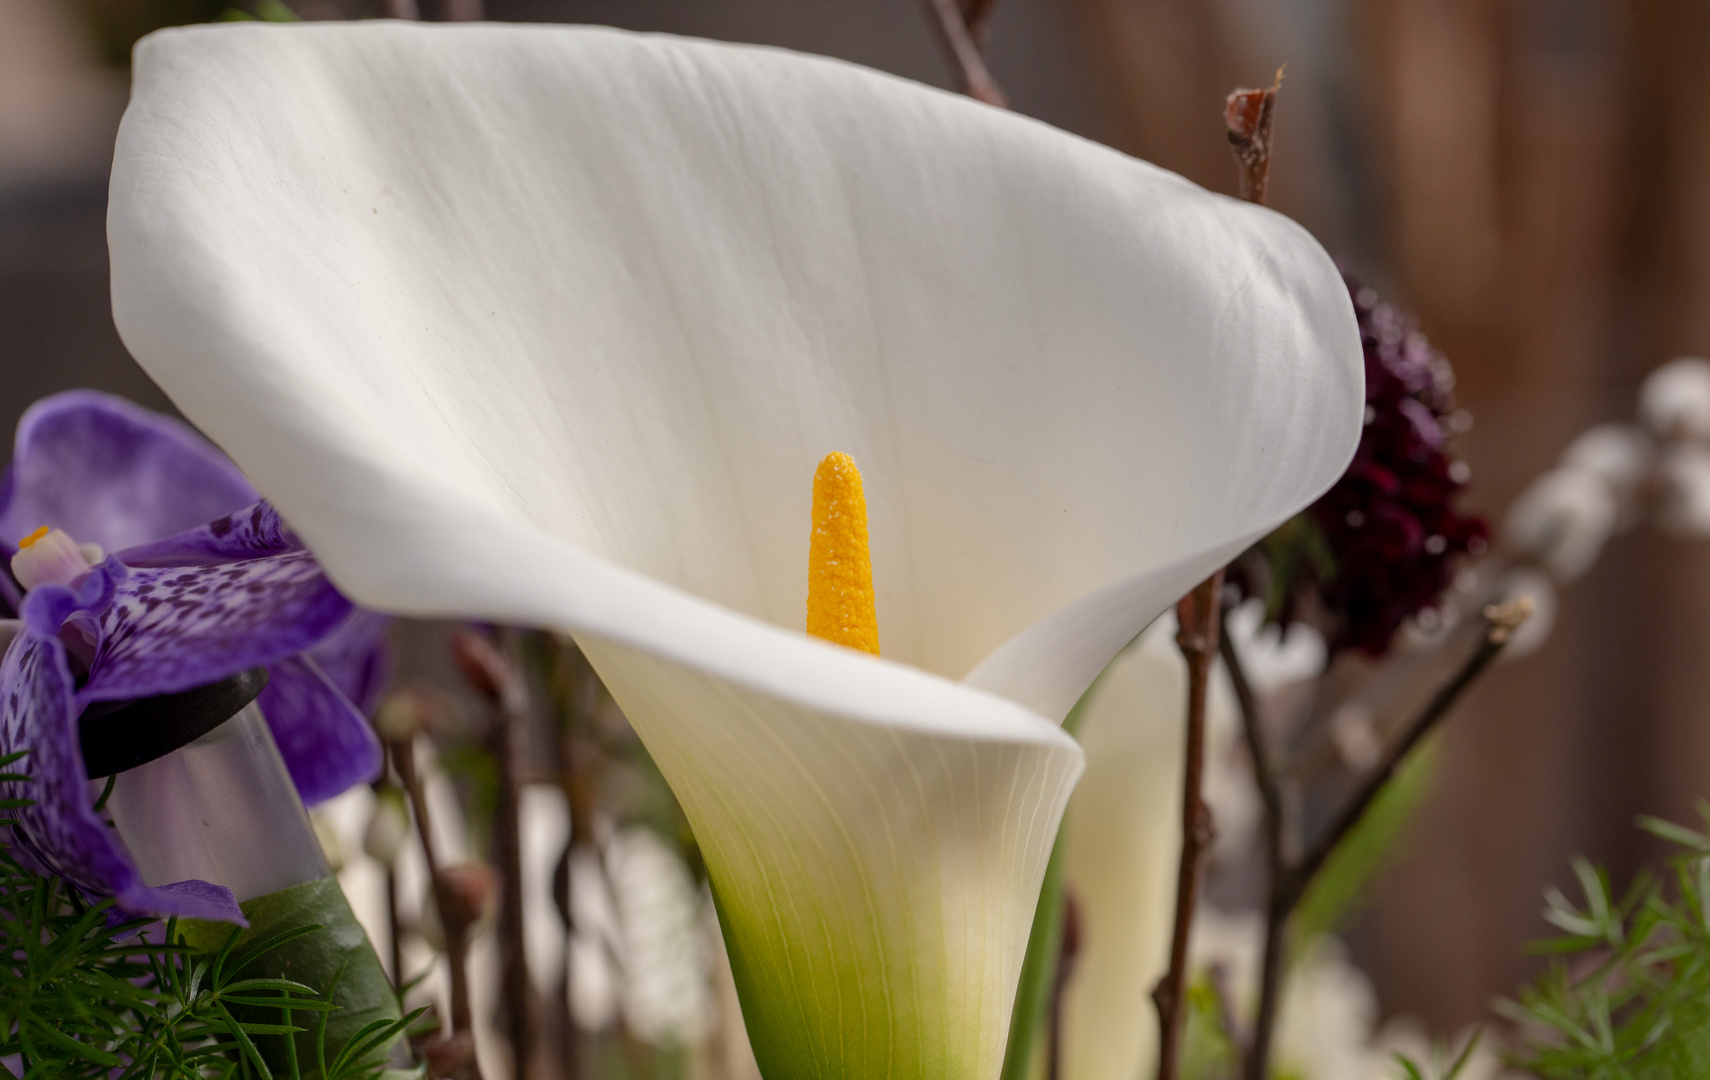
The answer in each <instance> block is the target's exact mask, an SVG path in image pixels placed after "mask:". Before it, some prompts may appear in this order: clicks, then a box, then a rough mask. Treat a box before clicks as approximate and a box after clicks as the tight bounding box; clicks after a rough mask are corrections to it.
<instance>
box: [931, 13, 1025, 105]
mask: <svg viewBox="0 0 1710 1080" xmlns="http://www.w3.org/2000/svg"><path fill="white" fill-rule="evenodd" d="M993 2H995V0H973V2H972V3H969V4H968V6H967V8H964V6H963V4H962V3H959V2H958V0H926V6H927V9H928V10H929V11H930V12H931V14H932V24H933V26H935V27H936V28H937V30H938V38H939V40H940V41H942V42H943V43H944V51H945V52H947V53H948V54H949V55H950V62H951V63H952V64H954V65H955V68H956V74H957V76H958V77H959V78H960V80H961V83H962V92H963V93H965V94H967V95H968V96H969V97H971V98H976V99H978V100H980V101H983V102H985V103H986V104H987V105H996V106H997V107H998V108H1000V109H1006V108H1008V107H1009V101H1008V99H1007V98H1005V97H1004V95H1003V89H1002V88H1001V87H999V86H998V84H997V80H996V79H993V78H992V73H991V72H990V71H988V70H987V69H986V58H985V56H984V55H982V54H981V52H980V46H979V42H978V41H977V40H976V38H975V32H974V30H973V29H972V28H970V26H969V21H968V15H967V14H965V13H964V12H965V11H972V12H973V13H974V14H975V15H976V16H977V17H978V18H979V19H980V21H981V22H983V21H984V20H985V18H986V17H987V16H988V15H989V14H990V11H991V7H992V3H993Z"/></svg>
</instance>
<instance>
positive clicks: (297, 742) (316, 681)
mask: <svg viewBox="0 0 1710 1080" xmlns="http://www.w3.org/2000/svg"><path fill="white" fill-rule="evenodd" d="M268 675H269V678H268V682H267V689H266V690H263V691H262V692H261V699H260V701H259V702H257V704H259V705H260V706H261V714H262V715H263V716H265V717H266V718H267V726H268V728H269V729H271V730H272V732H273V741H274V742H276V743H278V744H279V753H280V756H282V757H283V758H284V759H285V767H286V768H287V769H289V770H290V772H291V780H292V781H293V782H294V783H295V784H296V785H297V793H298V794H299V795H301V796H302V797H303V802H304V803H306V804H308V805H310V806H313V805H314V804H315V803H318V802H321V801H323V800H325V799H330V798H332V797H333V796H334V795H337V794H338V793H339V792H341V791H343V790H345V789H346V788H348V787H350V786H351V785H352V784H360V783H363V782H365V781H368V780H372V779H374V777H375V776H377V775H379V773H380V740H379V739H378V738H376V737H375V735H374V729H373V728H371V727H369V726H368V721H367V720H365V719H364V718H363V715H362V714H361V713H359V712H357V711H356V708H355V706H353V705H352V704H351V703H350V701H349V700H348V699H346V698H345V696H344V694H342V693H340V692H339V688H338V687H337V686H335V685H334V684H333V682H332V680H331V679H329V678H328V677H327V675H326V673H325V672H323V671H322V670H321V669H320V668H319V667H317V666H316V665H315V662H314V661H313V660H310V659H309V658H308V657H307V656H297V657H292V658H291V659H288V660H283V661H281V662H279V663H277V664H274V665H273V666H272V667H271V668H269V669H268Z"/></svg>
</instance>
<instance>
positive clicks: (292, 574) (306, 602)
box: [25, 551, 352, 703]
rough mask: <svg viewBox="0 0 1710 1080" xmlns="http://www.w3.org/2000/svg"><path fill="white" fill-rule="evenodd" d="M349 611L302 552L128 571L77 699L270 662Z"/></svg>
mask: <svg viewBox="0 0 1710 1080" xmlns="http://www.w3.org/2000/svg"><path fill="white" fill-rule="evenodd" d="M25 606H26V607H28V606H29V601H26V602H25ZM351 610H352V608H351V603H350V601H348V600H346V599H345V598H344V597H343V596H340V595H339V592H338V590H337V589H335V588H333V586H332V583H331V582H329V581H327V579H326V576H325V575H324V574H323V573H321V568H320V565H319V564H318V563H316V562H315V559H314V556H312V555H310V554H309V553H308V552H306V551H297V552H291V553H288V554H285V555H274V556H271V557H269V558H265V559H250V560H248V561H245V562H235V563H225V564H223V565H219V566H190V567H157V568H141V569H135V570H132V571H130V575H129V577H128V578H126V580H125V581H124V582H123V583H122V584H121V585H120V586H119V587H118V588H117V590H116V591H115V593H114V595H113V600H112V603H111V604H109V605H108V606H107V607H106V609H105V610H104V611H102V612H101V613H100V616H99V618H100V641H99V647H98V649H97V651H96V653H95V657H94V660H93V661H92V663H91V665H90V672H89V680H88V682H86V683H85V684H84V686H83V689H82V690H81V691H80V692H79V694H78V700H79V701H80V702H84V703H86V702H90V701H114V700H120V699H124V698H135V697H148V696H150V695H153V694H169V693H175V692H177V691H179V690H187V689H189V688H191V687H193V686H200V685H202V684H204V683H209V682H213V681H215V680H216V679H223V678H225V677H226V676H228V675H232V674H234V673H236V672H239V671H242V670H245V669H246V668H251V667H257V666H260V665H263V664H273V663H277V662H278V661H280V660H283V659H285V658H286V657H288V656H292V655H294V654H296V653H299V652H302V651H303V650H304V649H306V648H308V647H309V646H310V645H313V644H314V643H315V642H316V641H319V640H320V639H321V637H322V636H323V635H325V634H327V633H328V632H330V631H331V630H332V629H333V628H334V627H336V626H337V625H338V624H339V623H340V622H342V621H344V619H345V618H347V617H348V616H349V615H350V612H351Z"/></svg>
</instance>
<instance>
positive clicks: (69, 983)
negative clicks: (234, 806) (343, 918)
mask: <svg viewBox="0 0 1710 1080" xmlns="http://www.w3.org/2000/svg"><path fill="white" fill-rule="evenodd" d="M22 757H23V754H21V753H20V754H12V755H9V756H6V757H0V769H3V768H5V767H6V766H11V765H14V764H15V763H16V762H17V761H18V760H20V759H21V758H22ZM0 781H23V782H27V781H28V777H27V776H25V775H22V774H19V773H12V772H0ZM25 802H27V800H19V799H14V800H9V801H7V802H4V803H0V810H9V809H17V808H18V806H20V805H22V804H23V803H25ZM9 824H11V822H10V821H6V820H0V826H4V825H9ZM177 928H178V927H177V920H176V919H173V920H168V921H167V922H166V923H165V925H164V928H163V927H162V925H161V923H160V922H159V920H151V919H140V920H134V921H130V922H114V911H113V906H112V902H111V901H105V902H102V903H99V904H93V905H91V904H86V903H84V902H83V901H82V900H81V898H79V897H78V896H77V895H76V893H75V892H74V891H73V890H71V889H68V888H66V887H65V886H64V884H63V883H62V882H61V881H60V880H59V879H57V878H52V877H44V876H42V875H40V874H36V873H33V872H32V871H30V870H29V869H28V868H26V867H25V866H24V865H23V864H22V863H20V862H19V861H18V860H17V859H16V858H14V857H13V855H12V853H11V852H10V851H9V850H7V849H6V848H5V847H4V846H3V845H0V1076H3V1077H17V1076H18V1075H19V1074H18V1073H16V1072H13V1071H12V1069H11V1068H9V1067H8V1064H7V1062H8V1059H10V1060H11V1061H16V1062H20V1063H21V1064H22V1076H24V1077H30V1078H35V1077H43V1078H46V1077H56V1078H58V1077H64V1078H67V1080H76V1078H80V1077H88V1078H90V1080H155V1078H161V1080H190V1078H195V1080H204V1078H206V1080H220V1078H225V1077H243V1078H244V1080H252V1078H260V1080H275V1077H274V1076H273V1073H272V1072H271V1071H270V1070H269V1069H268V1067H267V1065H266V1063H265V1061H264V1060H263V1057H262V1055H261V1053H260V1052H259V1051H258V1050H257V1048H256V1039H257V1038H268V1037H276V1036H282V1035H291V1034H294V1033H295V1032H298V1031H304V1030H309V1031H317V1032H319V1031H324V1030H325V1026H326V1015H327V1013H328V1012H329V1011H332V1010H334V1009H336V1008H337V1006H335V1005H333V1004H332V998H333V991H334V990H335V989H336V985H335V986H332V987H328V988H327V989H326V991H325V992H324V993H323V992H320V991H317V990H316V989H314V988H313V987H309V986H305V985H303V984H302V983H297V982H292V981H290V980H287V979H254V978H251V979H245V978H240V977H239V976H241V975H242V973H243V970H244V968H246V967H247V966H249V965H250V964H251V963H252V962H253V961H255V960H256V959H258V958H259V957H261V956H262V955H264V954H266V953H267V952H269V951H271V950H273V949H276V948H278V947H279V946H281V945H284V944H285V943H287V942H288V941H291V940H294V939H295V938H297V937H301V936H302V935H304V934H308V933H312V932H314V931H315V930H318V929H320V927H317V926H303V927H298V928H295V929H293V930H291V931H288V932H286V933H283V934H279V935H276V936H274V937H272V938H269V939H267V940H265V941H262V942H259V943H257V944H255V945H254V946H251V947H250V948H247V949H245V950H244V951H243V952H242V953H238V954H237V955H233V946H234V945H235V944H236V942H237V939H238V936H239V931H238V929H237V928H236V927H233V928H232V932H231V935H230V936H229V937H228V938H227V939H226V942H225V945H224V947H223V948H222V949H220V950H219V951H218V952H217V953H215V954H213V955H206V954H198V953H196V952H194V951H193V950H191V949H190V948H189V947H187V946H185V945H184V944H182V939H181V938H180V937H179V935H178V933H177ZM166 942H174V944H166ZM335 983H336V980H335ZM230 1006H239V1007H246V1006H247V1007H250V1008H251V1010H253V1009H254V1008H255V1007H260V1008H263V1009H271V1010H277V1012H278V1015H277V1017H272V1016H271V1015H270V1014H269V1019H276V1020H277V1021H278V1022H277V1023H268V1022H256V1021H253V1020H250V1019H246V1020H243V1021H240V1020H238V1019H237V1018H235V1017H234V1016H233V1014H232V1012H231V1009H230ZM422 1011H423V1010H420V1009H418V1010H416V1011H415V1012H414V1013H411V1014H410V1015H408V1016H406V1017H404V1018H403V1019H401V1020H396V1021H391V1022H386V1021H376V1022H375V1023H373V1024H371V1025H369V1026H368V1027H367V1028H365V1029H363V1030H362V1031H361V1032H360V1033H358V1035H357V1036H356V1037H355V1038H353V1039H351V1041H350V1042H349V1044H348V1045H346V1046H345V1047H344V1048H343V1049H342V1050H341V1051H340V1052H339V1054H338V1055H337V1056H336V1057H335V1058H334V1059H333V1060H332V1061H331V1062H327V1061H326V1060H325V1053H324V1049H323V1052H322V1053H321V1055H320V1057H321V1060H320V1061H318V1062H312V1063H304V1064H303V1065H299V1063H298V1062H297V1061H296V1059H295V1053H294V1051H289V1050H288V1054H289V1056H290V1068H291V1080H302V1078H303V1077H304V1076H311V1077H325V1078H327V1080H369V1078H372V1077H375V1076H378V1074H379V1073H381V1072H382V1071H383V1070H384V1069H385V1063H384V1062H383V1061H381V1060H377V1056H378V1055H377V1053H376V1052H377V1051H379V1050H380V1049H381V1048H383V1047H386V1046H388V1045H390V1043H391V1042H392V1040H393V1038H394V1037H395V1036H396V1035H398V1034H399V1033H400V1032H402V1031H403V1030H404V1029H405V1027H406V1026H407V1025H409V1024H410V1023H411V1022H412V1021H414V1020H415V1019H416V1018H417V1017H418V1016H420V1015H421V1013H422ZM247 1015H249V1014H248V1013H246V1016H247ZM299 1023H306V1024H309V1025H311V1026H309V1027H299V1026H298V1024H299ZM290 1045H291V1044H290V1040H287V1046H290ZM281 1080H282V1078H281Z"/></svg>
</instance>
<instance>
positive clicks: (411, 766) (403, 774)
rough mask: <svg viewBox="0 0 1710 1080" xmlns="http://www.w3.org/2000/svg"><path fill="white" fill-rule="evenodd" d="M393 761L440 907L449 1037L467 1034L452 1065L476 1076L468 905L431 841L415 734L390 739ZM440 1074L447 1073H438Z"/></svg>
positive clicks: (466, 1074) (468, 1075) (478, 1074)
mask: <svg viewBox="0 0 1710 1080" xmlns="http://www.w3.org/2000/svg"><path fill="white" fill-rule="evenodd" d="M390 749H391V751H392V765H393V767H394V768H396V769H397V770H398V779H400V780H402V781H403V783H404V792H405V794H407V795H408V796H409V799H410V812H411V813H412V814H413V815H414V816H415V819H416V835H417V837H419V838H420V840H421V844H422V860H423V861H424V862H425V863H426V864H427V871H428V880H429V881H430V882H432V883H433V902H434V906H435V907H436V908H437V909H438V910H439V922H440V927H441V929H442V930H443V931H444V933H445V960H446V967H447V968H448V969H449V972H450V981H451V1017H450V1020H451V1024H450V1029H451V1030H450V1031H449V1032H448V1033H447V1034H448V1035H449V1036H451V1037H458V1036H464V1035H467V1036H470V1037H471V1038H470V1041H469V1047H470V1050H469V1059H468V1061H459V1062H457V1063H456V1065H455V1069H456V1070H457V1071H458V1072H460V1073H461V1074H462V1075H464V1076H467V1077H472V1078H478V1077H479V1076H480V1071H479V1068H478V1066H476V1065H475V1063H474V1042H473V1035H474V1031H475V1022H474V1017H473V1014H472V1013H471V1012H470V1008H469V924H470V923H471V922H472V921H473V919H472V918H470V916H469V911H468V908H469V905H468V904H467V903H466V902H465V901H464V898H463V897H461V896H460V895H458V892H457V890H456V888H455V886H454V884H453V882H452V880H451V878H450V877H449V876H448V875H447V873H446V870H445V868H444V867H442V866H441V865H440V862H439V852H438V850H437V849H436V848H435V847H434V843H433V819H432V817H431V816H430V815H429V814H428V805H427V792H426V790H425V789H424V788H423V786H422V778H421V776H420V774H418V773H417V771H416V750H415V739H414V736H413V735H412V736H410V737H408V738H400V739H394V740H392V741H391V745H390ZM440 1075H446V1074H445V1073H441V1074H440Z"/></svg>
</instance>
